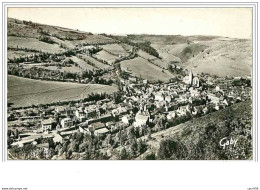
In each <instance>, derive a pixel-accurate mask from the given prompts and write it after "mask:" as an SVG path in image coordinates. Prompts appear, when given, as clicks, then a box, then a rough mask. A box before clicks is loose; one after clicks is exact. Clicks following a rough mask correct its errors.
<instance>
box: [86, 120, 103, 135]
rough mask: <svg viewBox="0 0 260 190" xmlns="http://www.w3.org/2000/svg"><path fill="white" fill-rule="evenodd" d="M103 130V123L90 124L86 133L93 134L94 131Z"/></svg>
mask: <svg viewBox="0 0 260 190" xmlns="http://www.w3.org/2000/svg"><path fill="white" fill-rule="evenodd" d="M103 128H106V126H105V124H104V123H101V122H97V123H92V124H91V125H89V127H88V132H89V133H94V134H95V131H96V130H99V129H103ZM103 131H104V130H103ZM99 132H100V133H101V131H99Z"/></svg>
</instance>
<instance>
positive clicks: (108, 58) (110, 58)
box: [95, 50, 117, 64]
mask: <svg viewBox="0 0 260 190" xmlns="http://www.w3.org/2000/svg"><path fill="white" fill-rule="evenodd" d="M95 56H96V57H97V58H98V59H100V60H104V61H106V62H108V63H109V64H112V63H113V62H114V61H115V60H116V59H117V56H114V55H112V54H110V53H107V52H106V51H104V50H101V51H100V52H98V53H97V54H96V55H95Z"/></svg>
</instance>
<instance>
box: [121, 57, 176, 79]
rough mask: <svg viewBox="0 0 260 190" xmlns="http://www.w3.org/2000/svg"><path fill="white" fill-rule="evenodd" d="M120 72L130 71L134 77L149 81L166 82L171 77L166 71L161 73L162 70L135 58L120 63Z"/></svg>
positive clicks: (139, 58)
mask: <svg viewBox="0 0 260 190" xmlns="http://www.w3.org/2000/svg"><path fill="white" fill-rule="evenodd" d="M121 68H122V70H127V71H130V72H131V73H132V74H133V75H134V76H137V77H140V76H141V77H142V78H144V79H147V80H149V81H153V82H154V81H158V80H161V81H168V80H169V79H171V78H172V77H173V75H172V74H171V73H169V72H168V71H165V70H164V72H162V69H161V68H159V67H157V66H155V65H153V64H152V63H150V62H148V61H147V60H145V59H143V58H141V57H137V58H134V59H131V60H125V61H122V62H121Z"/></svg>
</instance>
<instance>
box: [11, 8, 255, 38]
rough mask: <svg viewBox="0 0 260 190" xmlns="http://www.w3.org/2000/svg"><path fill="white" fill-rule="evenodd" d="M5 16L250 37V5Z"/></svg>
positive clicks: (98, 29)
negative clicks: (243, 6)
mask: <svg viewBox="0 0 260 190" xmlns="http://www.w3.org/2000/svg"><path fill="white" fill-rule="evenodd" d="M8 17H11V18H17V19H21V20H27V21H32V22H38V23H42V24H48V25H56V26H62V27H66V28H71V29H78V30H81V31H86V32H92V33H108V34H157V35H159V34H161V35H184V36H188V35H213V36H223V37H231V38H251V33H252V9H250V8H8Z"/></svg>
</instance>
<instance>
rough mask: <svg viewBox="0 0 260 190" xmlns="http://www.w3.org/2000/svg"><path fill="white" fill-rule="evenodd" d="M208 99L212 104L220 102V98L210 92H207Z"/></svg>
mask: <svg viewBox="0 0 260 190" xmlns="http://www.w3.org/2000/svg"><path fill="white" fill-rule="evenodd" d="M208 99H210V100H211V102H212V103H213V104H218V103H219V102H220V98H219V97H217V96H216V95H215V94H212V93H209V94H208Z"/></svg>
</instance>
